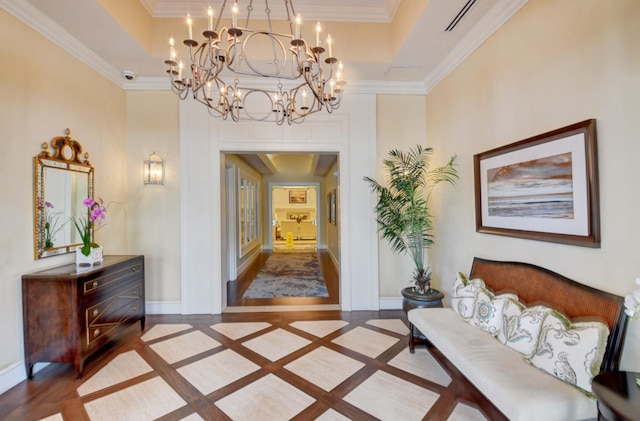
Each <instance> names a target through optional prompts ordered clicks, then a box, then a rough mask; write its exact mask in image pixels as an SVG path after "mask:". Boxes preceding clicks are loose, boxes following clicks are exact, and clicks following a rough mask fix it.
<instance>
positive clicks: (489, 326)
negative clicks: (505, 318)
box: [469, 288, 518, 336]
mask: <svg viewBox="0 0 640 421" xmlns="http://www.w3.org/2000/svg"><path fill="white" fill-rule="evenodd" d="M511 300H514V301H518V296H517V295H515V294H501V295H497V296H496V295H494V294H493V293H492V292H491V291H489V290H488V289H486V288H480V290H479V291H478V294H477V295H476V304H475V310H474V312H473V316H472V317H471V319H470V320H469V324H471V325H473V326H475V327H478V328H480V329H482V330H484V331H486V332H489V334H491V335H492V336H497V335H498V333H499V332H500V329H501V328H502V323H503V322H502V315H503V311H504V307H505V305H506V304H507V303H508V302H509V301H511Z"/></svg>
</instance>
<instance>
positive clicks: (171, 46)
mask: <svg viewBox="0 0 640 421" xmlns="http://www.w3.org/2000/svg"><path fill="white" fill-rule="evenodd" d="M173 55H174V52H173V37H171V38H169V60H173Z"/></svg>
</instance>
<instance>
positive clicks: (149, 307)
mask: <svg viewBox="0 0 640 421" xmlns="http://www.w3.org/2000/svg"><path fill="white" fill-rule="evenodd" d="M144 308H145V311H146V313H147V314H182V303H181V302H180V301H147V302H146V303H145V307H144Z"/></svg>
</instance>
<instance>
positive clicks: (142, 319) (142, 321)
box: [140, 316, 146, 331]
mask: <svg viewBox="0 0 640 421" xmlns="http://www.w3.org/2000/svg"><path fill="white" fill-rule="evenodd" d="M145 319H146V316H142V318H141V319H140V330H141V331H144V322H145Z"/></svg>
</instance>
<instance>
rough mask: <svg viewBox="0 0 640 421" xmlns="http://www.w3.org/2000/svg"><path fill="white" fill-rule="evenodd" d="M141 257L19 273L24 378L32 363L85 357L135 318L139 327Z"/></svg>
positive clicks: (77, 360)
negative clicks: (24, 366) (25, 273)
mask: <svg viewBox="0 0 640 421" xmlns="http://www.w3.org/2000/svg"><path fill="white" fill-rule="evenodd" d="M144 307H145V300H144V256H105V258H104V262H103V264H102V265H99V266H93V267H87V268H84V267H78V266H76V265H75V264H69V265H65V266H59V267H56V268H52V269H47V270H44V271H41V272H35V273H31V274H27V275H23V276H22V309H23V313H24V314H23V315H24V351H25V365H26V369H27V377H28V378H32V377H33V365H34V364H35V363H36V362H69V363H73V364H74V366H75V369H76V373H77V375H78V377H81V376H82V368H83V365H84V361H85V360H86V358H87V357H88V356H89V355H91V354H92V353H94V352H96V351H97V350H99V349H100V348H101V347H102V346H104V345H105V344H107V343H108V342H109V341H111V340H113V339H115V338H117V337H118V336H120V335H121V334H122V333H123V331H124V330H125V327H126V326H128V325H131V324H134V323H136V322H137V321H138V320H139V321H140V327H141V328H142V329H143V330H144V320H145V310H144Z"/></svg>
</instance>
